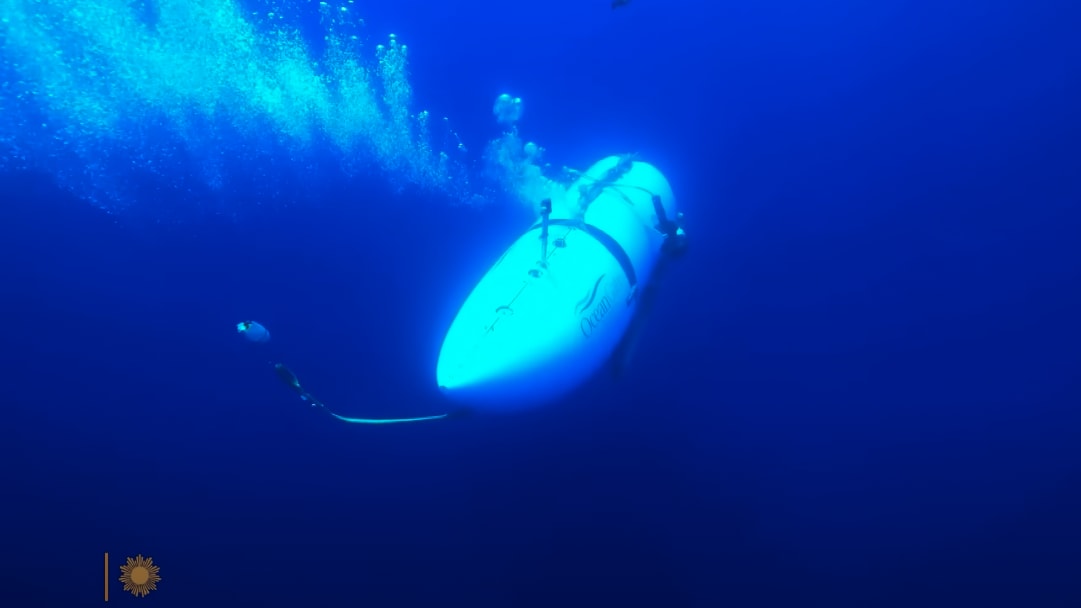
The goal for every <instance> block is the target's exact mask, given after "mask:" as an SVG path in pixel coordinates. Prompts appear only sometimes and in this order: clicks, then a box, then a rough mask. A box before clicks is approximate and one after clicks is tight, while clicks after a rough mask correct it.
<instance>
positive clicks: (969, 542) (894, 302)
mask: <svg viewBox="0 0 1081 608" xmlns="http://www.w3.org/2000/svg"><path fill="white" fill-rule="evenodd" d="M24 5H25V6H28V5H29V3H20V2H15V3H13V4H12V5H11V6H10V7H8V6H5V7H4V9H3V10H5V11H6V10H16V8H15V7H16V6H24ZM357 10H359V11H361V12H362V14H363V16H364V19H365V20H366V23H367V28H368V30H367V32H368V33H367V34H366V35H370V36H371V37H372V38H373V39H383V38H384V37H385V36H386V35H387V34H388V33H390V32H394V33H396V34H398V35H399V36H400V37H402V39H403V40H406V41H407V42H408V44H409V46H410V57H409V60H410V74H411V76H410V82H411V83H412V86H413V88H414V94H415V100H416V105H417V106H418V107H423V108H430V109H431V110H432V112H433V114H437V115H439V116H444V115H445V116H449V117H451V118H452V120H453V122H454V125H455V130H456V132H457V133H458V134H459V135H460V137H461V138H462V140H463V141H464V143H465V144H466V145H467V147H468V148H469V149H470V154H471V156H470V159H473V160H470V161H469V162H470V163H473V164H471V165H470V166H471V167H474V169H475V168H476V167H477V166H479V161H475V159H476V158H478V157H479V153H480V151H481V150H482V148H483V147H484V143H485V142H486V141H487V140H489V139H492V138H494V137H497V136H498V134H499V129H498V126H497V125H495V123H494V121H493V120H492V117H491V107H492V100H493V99H494V98H495V96H496V95H498V94H499V93H502V92H510V93H512V94H514V95H520V96H521V97H522V98H523V99H524V102H525V108H526V111H525V114H524V116H523V119H522V122H521V123H520V125H519V127H520V129H521V130H522V132H523V134H524V136H525V137H526V138H531V139H534V140H536V141H538V142H539V143H541V144H542V145H543V146H544V147H545V148H546V149H547V152H546V154H547V158H548V160H549V161H550V162H552V163H553V165H556V166H562V165H570V166H574V167H580V168H584V167H586V166H588V165H589V164H591V163H592V162H594V161H595V160H598V159H599V158H601V157H603V156H606V155H609V154H613V153H616V154H618V153H623V152H627V151H637V152H639V153H640V154H641V157H642V158H644V159H645V160H647V161H648V162H651V163H654V164H655V165H657V166H658V167H659V168H660V169H661V170H662V171H663V172H664V173H665V175H666V176H667V177H668V179H669V181H670V182H671V184H672V187H673V190H674V191H675V193H676V196H677V197H678V199H679V202H680V206H681V208H682V209H684V210H685V211H686V214H687V229H688V233H689V234H690V237H691V249H690V251H689V253H688V255H687V256H686V257H685V258H684V259H682V260H681V261H680V263H679V264H678V265H677V266H676V267H675V268H674V269H673V272H672V273H671V275H670V276H668V277H667V280H666V282H665V284H664V286H663V292H662V293H661V296H660V299H659V300H658V303H657V308H656V311H655V314H654V315H653V318H652V319H651V322H650V323H649V325H648V326H647V328H646V333H645V335H644V337H643V341H642V345H641V347H640V348H639V349H638V352H637V354H636V357H635V359H634V361H633V368H632V370H631V372H632V373H631V374H630V377H629V378H625V379H623V380H621V381H615V380H613V379H612V378H610V377H608V376H607V375H604V374H601V375H599V376H597V377H596V378H594V379H593V380H592V381H590V382H589V383H588V384H586V385H585V386H583V387H582V388H581V389H580V390H578V391H577V392H575V393H574V394H573V395H571V396H569V397H567V398H565V399H563V400H561V401H560V402H558V403H553V404H551V405H549V406H546V407H542V408H538V409H535V410H531V411H526V412H520V413H514V414H507V415H482V414H478V415H475V416H473V417H471V418H468V419H464V420H447V421H440V422H438V423H426V424H419V425H402V426H385V427H363V426H351V425H346V424H341V423H338V422H337V421H335V420H333V419H331V418H330V417H328V416H324V415H321V414H320V413H319V412H318V411H313V410H311V409H310V408H308V407H307V406H305V405H304V404H303V403H300V402H298V401H297V399H296V397H295V395H292V394H291V393H289V392H288V391H287V390H285V389H284V388H283V387H282V386H281V385H280V384H279V382H278V381H277V380H276V379H275V377H274V374H273V373H272V371H271V370H270V368H269V367H268V365H267V362H268V361H270V360H282V361H287V362H288V363H289V365H290V367H292V368H293V369H294V370H295V371H296V372H297V373H298V375H299V376H300V377H301V378H302V380H303V382H304V384H305V385H306V386H309V387H310V389H311V390H312V391H313V392H314V393H317V394H318V395H319V396H320V397H321V398H322V399H323V400H325V401H326V402H328V403H334V404H336V405H337V406H338V407H339V409H342V410H345V411H347V412H349V413H351V414H353V415H383V416H396V415H417V414H427V413H439V412H442V411H444V410H445V408H446V407H447V404H446V402H445V401H444V398H443V396H442V395H441V394H440V393H439V391H438V390H437V388H436V386H435V380H434V370H435V361H436V357H437V355H438V352H439V347H440V343H441V341H442V338H443V335H444V333H445V331H446V328H447V327H448V325H449V324H450V322H451V320H452V319H453V317H454V314H455V312H456V311H457V309H458V306H459V305H460V304H461V302H462V301H463V299H464V298H465V297H466V296H467V295H468V293H469V291H470V289H471V288H472V286H473V285H474V284H475V283H476V281H477V280H478V279H479V278H480V277H481V276H482V275H483V273H484V272H485V270H486V269H487V268H488V267H489V266H490V265H491V263H492V262H494V261H495V259H496V258H497V257H498V256H499V255H500V253H501V252H502V251H503V250H504V248H505V247H506V246H507V245H509V244H510V243H511V242H512V241H513V240H514V239H515V238H517V236H518V235H519V234H520V233H521V231H522V230H523V229H524V228H525V227H526V226H528V224H529V223H530V222H531V221H532V219H533V218H532V216H531V214H530V211H529V210H528V209H527V208H525V207H523V206H521V205H518V204H516V203H513V202H510V201H506V200H500V198H501V197H500V195H499V194H498V192H497V193H496V195H495V196H494V198H495V199H496V200H495V201H494V202H492V203H490V204H488V205H483V206H468V205H461V204H457V203H456V202H454V201H451V200H448V197H446V196H442V195H440V194H439V193H431V192H427V191H424V190H418V189H414V188H410V187H408V186H407V187H405V188H404V189H401V188H397V187H396V185H395V184H392V183H391V182H392V181H393V179H391V178H392V177H393V176H390V177H388V176H386V175H385V174H383V173H380V172H372V173H360V174H357V173H347V172H346V171H341V172H339V171H337V169H336V167H337V166H338V164H339V163H340V159H339V158H338V157H336V156H334V155H332V154H330V153H327V154H323V155H320V153H319V152H318V149H317V150H316V153H315V154H314V158H315V162H319V161H320V160H321V161H322V162H321V164H319V165H318V168H317V169H313V168H311V167H312V166H313V165H312V164H311V163H312V162H313V161H312V160H311V159H307V160H304V161H303V163H301V161H300V160H298V159H296V158H294V157H290V156H288V155H286V154H284V153H281V152H279V151H276V149H275V148H273V147H271V148H268V150H270V151H269V152H268V156H270V157H271V158H270V159H269V160H267V159H264V160H263V161H262V162H266V163H272V164H273V166H275V167H284V168H288V169H287V170H286V173H287V175H286V176H285V177H283V178H281V181H280V183H277V185H276V186H275V187H274V188H273V189H270V190H267V189H262V190H260V189H259V188H257V187H256V186H255V185H253V184H252V180H254V179H256V178H255V177H252V176H253V175H257V174H258V173H259V172H260V169H259V168H258V167H241V166H237V167H231V166H229V165H226V169H225V175H226V177H227V178H230V177H231V178H232V181H231V182H230V181H229V179H227V180H226V181H227V182H228V183H227V185H226V186H225V187H222V188H219V189H217V190H215V189H214V188H210V187H204V188H205V190H200V188H199V187H196V188H195V189H194V190H193V191H192V192H194V194H192V192H187V193H185V192H184V191H183V189H180V190H177V189H176V188H172V187H166V185H168V184H177V183H184V184H187V183H188V181H185V180H188V179H189V176H185V175H174V174H173V173H175V172H176V171H178V169H176V168H175V167H171V168H167V169H166V172H165V174H164V176H159V177H158V178H152V177H147V176H146V175H144V174H134V173H133V174H132V175H130V176H127V175H126V174H125V173H124V172H123V169H115V170H114V171H113V172H112V173H111V175H116V176H118V177H117V179H119V180H120V181H124V180H127V179H130V180H144V183H143V184H142V185H141V186H140V190H139V192H140V193H141V194H140V197H139V198H138V199H137V200H134V202H133V204H128V205H127V206H126V208H123V209H119V210H116V211H115V212H113V213H106V212H104V211H103V210H102V209H101V208H100V206H101V205H99V204H95V203H93V202H91V201H88V200H87V199H88V197H89V190H87V189H86V186H85V184H83V183H81V182H80V183H75V184H74V185H70V184H69V185H67V186H65V185H64V184H63V183H61V182H63V179H61V177H62V175H61V174H62V173H63V170H64V168H63V167H62V166H60V165H58V164H56V163H44V164H42V165H41V166H40V167H39V168H38V169H31V170H16V169H14V168H11V169H9V170H7V171H5V172H4V173H3V174H0V188H2V190H0V191H2V192H3V201H4V202H3V204H2V205H0V255H2V259H3V260H4V261H5V263H4V264H3V265H2V266H0V311H2V314H3V319H4V320H5V323H4V328H3V331H2V333H0V336H2V340H0V346H2V348H0V354H2V357H3V361H2V363H3V365H2V367H0V382H2V383H3V385H4V386H5V390H4V397H3V403H4V405H5V407H4V413H5V417H4V422H3V424H0V433H2V435H0V458H2V460H0V462H3V466H2V467H0V485H2V487H3V494H4V503H3V509H2V510H0V513H3V519H2V521H3V524H2V525H0V546H2V548H3V552H2V554H0V555H2V557H0V583H2V585H3V588H4V594H5V599H4V600H2V601H3V602H4V603H5V605H8V602H9V601H10V602H11V603H10V605H12V606H15V605H18V606H88V605H95V604H97V603H100V602H102V600H103V598H102V587H103V581H102V578H103V576H102V558H103V553H104V552H109V554H110V556H111V559H112V560H114V563H113V565H112V566H111V567H112V568H113V569H115V566H116V565H119V564H120V563H122V562H123V558H125V557H126V556H134V555H136V554H142V555H144V556H152V557H153V559H154V561H155V563H157V564H159V565H160V566H161V573H160V574H161V577H162V581H161V582H160V583H159V585H158V589H157V590H156V591H154V592H152V593H151V594H150V596H149V597H147V598H140V599H136V598H133V597H132V596H131V595H129V594H127V593H125V592H123V591H122V590H121V589H120V585H119V583H117V582H115V578H116V576H118V573H114V575H113V576H112V578H113V579H114V582H113V583H112V587H111V597H110V603H115V604H118V605H119V604H129V603H131V602H143V601H145V602H150V603H154V604H156V605H164V606H192V605H196V604H199V605H208V606H226V605H248V606H278V605H282V606H285V605H305V606H380V607H398V606H402V607H411V606H425V607H435V606H448V607H449V606H468V607H470V608H481V607H486V606H500V607H504V606H507V607H511V606H515V607H516V606H521V607H552V606H672V607H677V606H696V607H697V606H741V607H742V606H747V607H757V606H830V607H838V606H860V607H866V606H906V607H911V606H927V607H929V606H949V607H956V606H980V607H984V606H1033V607H1035V606H1039V607H1045V606H1046V607H1055V606H1077V605H1081V582H1079V581H1081V523H1079V519H1078V513H1081V448H1079V441H1081V414H1079V410H1078V407H1079V404H1081V398H1079V395H1081V387H1079V382H1078V370H1079V369H1081V323H1079V321H1078V311H1079V310H1081V246H1079V244H1078V243H1079V236H1081V209H1079V203H1081V184H1079V180H1078V175H1081V147H1079V145H1078V141H1079V138H1081V121H1079V120H1078V118H1077V116H1076V109H1077V108H1078V107H1079V99H1081V44H1079V43H1078V42H1077V41H1076V40H1075V39H1074V38H1075V30H1076V28H1075V27H1074V26H1073V24H1075V23H1077V22H1078V21H1077V19H1078V16H1079V15H1078V14H1077V9H1075V8H1074V7H1072V6H1071V5H1069V4H1068V3H1058V4H1057V6H1056V5H1052V3H1048V4H1047V5H1037V4H1029V5H1024V6H1022V4H1021V3H1017V2H996V1H991V2H980V3H976V2H971V3H962V2H953V3H940V4H939V5H937V6H926V7H919V6H914V5H912V4H911V3H903V2H879V3H874V5H873V6H871V5H865V4H863V3H853V2H835V3H829V4H823V3H811V4H808V3H795V2H780V1H774V2H765V3H762V2H757V3H728V4H715V3H714V4H707V3H690V2H667V3H660V2H653V1H650V0H633V1H632V2H631V4H630V5H628V6H626V7H623V8H620V9H618V10H611V9H610V8H609V6H608V3H607V2H604V1H597V2H571V1H570V0H555V1H553V2H543V3H542V2H538V3H510V4H508V3H505V2H494V1H491V0H477V1H473V2H468V3H441V4H435V5H433V4H432V3H418V2H411V1H410V2H405V1H403V2H395V3H371V6H360V7H358V9H357ZM312 15H314V13H312V12H311V6H309V5H307V4H302V5H300V6H299V8H298V9H297V16H296V17H295V18H296V19H297V20H298V21H297V23H298V24H300V25H302V26H303V27H304V28H305V29H304V34H305V36H308V37H310V38H311V44H312V45H318V44H319V40H318V38H317V36H318V32H317V31H316V29H317V28H315V25H314V24H317V23H318V19H317V18H315V17H313V16H312ZM0 52H6V51H0ZM4 94H5V93H3V92H2V91H0V95H4ZM26 137H27V139H30V138H33V137H35V136H34V135H33V134H31V133H29V132H28V133H27V134H26ZM146 137H147V138H148V140H147V141H148V142H149V141H150V140H149V138H151V137H154V135H153V134H150V135H147V136H146ZM135 141H137V142H138V141H141V140H135ZM56 145H58V146H59V145H60V144H56ZM147 145H150V144H149V143H147ZM253 145H254V144H253ZM106 151H107V150H103V155H104V154H105V152H106ZM9 152H10V151H9ZM40 153H41V151H40V148H38V149H36V151H35V152H33V154H40ZM103 162H104V161H103ZM253 162H255V161H253ZM239 164H240V163H237V165H239ZM290 167H291V168H290ZM477 171H478V172H479V170H477ZM170 172H173V173H170ZM155 179H158V180H160V181H158V182H156V181H155ZM476 183H477V184H478V185H477V186H476V187H477V188H480V187H481V186H480V185H479V184H481V180H480V179H479V178H478V179H477V182H476ZM80 188H83V190H80ZM155 191H156V192H157V193H156V194H155V195H153V196H151V195H150V194H148V193H150V192H155ZM275 193H276V194H275ZM129 203H132V201H129ZM246 318H254V319H257V320H259V321H260V322H262V323H264V324H265V325H266V326H267V327H268V328H269V329H270V331H271V332H272V334H273V339H272V341H271V342H270V343H268V344H266V345H252V344H248V343H246V342H245V341H244V340H242V339H241V338H240V337H238V336H237V334H236V332H235V330H234V325H235V323H236V322H237V321H240V320H243V319H246ZM8 598H10V600H9V599H8Z"/></svg>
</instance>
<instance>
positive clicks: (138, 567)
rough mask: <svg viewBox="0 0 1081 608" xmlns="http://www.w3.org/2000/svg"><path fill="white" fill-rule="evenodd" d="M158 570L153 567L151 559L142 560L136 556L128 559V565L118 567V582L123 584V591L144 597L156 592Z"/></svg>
mask: <svg viewBox="0 0 1081 608" xmlns="http://www.w3.org/2000/svg"><path fill="white" fill-rule="evenodd" d="M158 570H159V568H158V567H157V566H155V565H154V560H153V559H152V558H149V557H147V558H143V556H142V555H138V556H136V557H134V558H132V557H129V558H128V563H127V564H124V565H123V566H120V573H121V574H120V582H121V583H124V591H130V592H131V594H132V595H134V596H136V597H146V594H148V593H150V592H151V591H154V590H156V589H157V588H158V587H157V583H158V581H160V580H161V577H160V576H158Z"/></svg>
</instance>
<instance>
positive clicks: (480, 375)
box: [436, 156, 676, 409]
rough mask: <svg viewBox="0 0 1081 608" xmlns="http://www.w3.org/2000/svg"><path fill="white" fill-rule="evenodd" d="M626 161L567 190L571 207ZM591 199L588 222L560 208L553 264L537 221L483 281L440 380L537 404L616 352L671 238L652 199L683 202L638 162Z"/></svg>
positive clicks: (451, 387) (483, 402) (449, 340)
mask: <svg viewBox="0 0 1081 608" xmlns="http://www.w3.org/2000/svg"><path fill="white" fill-rule="evenodd" d="M619 162H620V158H619V157H615V156H613V157H609V158H606V159H604V160H602V161H600V162H598V163H597V164H596V165H594V166H593V167H592V168H591V169H590V170H589V171H587V172H586V173H585V175H584V176H583V177H582V178H581V179H580V180H579V181H578V182H577V183H576V184H574V185H573V186H572V187H571V189H570V190H569V191H568V192H569V193H571V195H572V199H574V200H571V201H569V202H570V204H569V205H566V207H568V208H572V207H576V206H577V205H578V203H579V202H580V201H579V200H578V198H577V197H579V196H581V193H582V192H584V191H585V190H586V189H588V188H590V187H591V186H593V185H594V184H595V183H596V182H597V180H599V179H600V178H601V177H602V176H604V175H605V173H606V172H607V171H608V170H609V169H611V168H613V167H615V166H616V165H617V164H618V163H619ZM598 191H599V194H597V195H596V198H594V199H593V200H592V202H591V203H589V204H588V207H587V209H586V212H585V214H584V216H583V217H582V218H580V219H581V220H582V221H576V220H573V219H572V218H571V213H570V212H567V211H565V210H562V211H561V210H560V209H553V213H552V215H551V220H550V227H549V235H548V248H547V255H546V260H545V263H544V264H542V263H541V240H540V235H541V225H540V223H539V222H538V223H537V224H535V225H534V226H533V227H531V229H530V230H529V231H527V232H526V233H525V234H523V235H522V236H521V237H519V238H518V240H517V241H515V242H514V243H513V244H512V245H511V246H510V248H508V249H507V251H506V252H505V253H504V254H503V256H502V257H501V258H500V259H499V261H497V262H496V263H495V265H494V266H493V267H492V268H491V270H489V271H488V273H487V274H486V275H485V276H484V277H483V278H482V279H481V281H480V282H479V283H478V284H477V286H476V287H474V288H473V291H472V293H471V294H470V295H469V297H468V298H467V299H466V301H465V303H464V304H463V305H462V308H461V310H460V311H459V312H458V315H457V317H455V319H454V322H453V323H452V324H451V327H450V329H449V331H448V332H447V336H446V338H445V340H444V342H443V348H442V350H441V351H440V353H439V362H438V364H437V366H436V380H437V382H438V384H439V386H440V388H441V389H442V390H443V391H444V392H445V393H446V394H447V395H448V396H450V397H452V398H454V399H456V400H461V401H462V402H464V403H467V404H469V405H473V406H476V407H482V408H490V409H512V408H516V407H523V406H529V405H537V404H541V403H544V402H548V401H551V400H553V399H556V398H558V397H560V396H562V395H564V394H566V393H568V392H569V391H571V390H573V389H574V388H575V387H577V386H578V385H579V384H581V383H582V382H583V381H584V380H586V379H587V378H589V377H590V376H591V375H592V374H594V373H595V372H596V371H597V370H598V369H599V368H600V367H601V366H602V365H603V364H604V363H605V362H606V361H607V360H608V359H609V358H610V357H611V356H612V353H613V351H614V350H615V348H616V347H617V345H618V344H619V343H620V340H621V339H622V337H623V334H624V333H625V332H626V331H627V327H628V326H629V325H630V322H631V319H632V317H633V315H634V314H635V310H636V308H637V298H636V296H637V292H638V290H639V289H641V288H643V287H644V285H645V284H646V283H647V282H648V280H649V277H650V274H651V272H652V271H653V268H654V266H655V265H656V262H657V258H658V257H659V255H660V250H661V244H662V242H663V240H664V235H663V234H661V232H659V231H658V230H657V228H656V226H657V224H658V220H657V216H656V213H655V211H654V207H653V202H652V199H651V195H653V194H655V195H658V196H660V197H661V201H662V203H663V204H664V208H665V212H666V214H667V215H668V217H675V212H676V211H675V203H674V200H673V198H672V192H671V189H670V188H669V186H668V183H667V181H666V180H665V179H664V176H663V175H661V173H660V172H659V171H657V170H656V169H655V168H654V167H652V166H651V165H648V164H646V163H642V162H637V161H635V162H633V164H632V165H631V166H630V168H629V170H627V171H626V172H625V173H623V174H622V175H621V176H620V177H618V178H617V179H615V180H614V181H613V182H612V183H611V184H609V185H607V186H606V187H604V188H603V189H598Z"/></svg>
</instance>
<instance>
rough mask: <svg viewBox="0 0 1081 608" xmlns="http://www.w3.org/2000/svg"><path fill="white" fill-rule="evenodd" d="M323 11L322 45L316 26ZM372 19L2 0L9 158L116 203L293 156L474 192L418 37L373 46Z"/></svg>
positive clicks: (211, 181)
mask: <svg viewBox="0 0 1081 608" xmlns="http://www.w3.org/2000/svg"><path fill="white" fill-rule="evenodd" d="M310 11H318V15H319V27H320V28H321V30H322V31H321V34H322V37H323V39H322V40H321V41H319V40H314V41H312V40H311V37H310V35H309V36H308V37H307V38H308V39H307V40H306V39H305V36H304V35H303V34H302V32H301V26H302V21H303V19H302V17H304V16H310V15H311V13H310ZM363 25H364V23H363V20H362V19H360V18H359V17H358V16H357V15H356V14H355V11H354V9H353V5H352V2H351V1H350V0H342V1H341V2H340V3H338V4H335V3H330V2H308V3H306V4H301V3H280V4H277V3H270V4H266V5H263V6H260V7H259V10H253V9H252V6H251V5H250V4H244V5H242V4H241V3H239V2H236V1H234V0H155V1H150V0H146V1H138V0H135V1H132V0H80V1H78V2H73V1H62V0H0V43H2V47H0V152H2V154H3V160H2V161H0V163H2V164H0V169H6V170H10V169H30V170H37V171H44V172H46V173H49V174H50V175H52V176H53V177H54V178H55V179H56V180H57V181H58V182H59V183H61V184H62V185H63V186H65V187H68V188H71V189H72V190H73V191H75V192H76V193H77V194H78V195H80V196H82V197H84V198H87V199H90V200H93V201H95V202H96V203H98V204H99V205H100V206H102V207H103V208H107V209H110V210H112V209H118V208H121V207H123V206H124V205H130V204H133V203H135V202H143V200H144V199H145V198H146V197H147V194H148V193H149V192H166V191H171V192H173V193H179V194H180V195H181V196H182V195H183V193H185V192H193V193H194V192H204V193H205V192H207V191H210V192H223V191H225V192H227V191H228V190H229V189H230V188H241V187H245V186H246V183H247V182H249V181H255V182H260V181H273V180H274V179H275V176H278V175H281V172H282V171H283V170H286V168H288V170H291V171H293V172H298V171H315V172H317V173H318V172H319V171H335V172H339V173H340V172H341V171H342V170H345V171H346V172H350V171H361V170H373V169H374V170H376V171H378V172H380V173H381V174H382V175H383V176H384V177H385V178H386V179H388V180H390V181H391V182H392V183H394V184H395V185H396V186H399V187H407V186H413V187H419V188H421V189H425V190H428V191H432V192H435V193H439V194H442V195H447V196H450V197H454V198H457V199H460V200H465V199H467V198H468V197H469V194H468V192H467V189H468V181H467V180H466V179H465V169H464V161H463V160H462V159H461V153H460V152H459V151H458V150H457V149H455V148H453V147H452V148H449V149H446V150H444V149H439V148H436V147H434V146H433V145H432V144H431V142H432V141H433V136H432V135H433V134H432V133H430V132H429V130H430V128H431V126H430V124H429V123H430V119H429V116H428V113H427V112H419V113H415V112H413V111H412V109H411V103H412V88H411V85H410V82H409V72H408V61H407V58H408V55H409V53H408V49H407V47H406V45H405V44H402V43H401V42H399V41H398V40H397V39H396V38H395V37H394V36H393V35H392V36H390V39H389V40H387V41H386V43H385V44H380V45H378V46H377V47H376V48H375V49H369V48H365V46H364V44H363V35H362V29H363ZM313 42H314V43H320V42H321V43H322V44H321V48H319V49H318V52H316V51H315V50H314V49H315V48H316V47H318V46H320V45H319V44H313ZM445 125H446V121H445V120H443V121H439V122H438V124H437V125H436V126H437V127H439V128H440V129H447V127H446V126H445ZM434 139H436V140H439V141H447V140H448V139H449V140H456V139H457V136H456V135H455V136H453V137H449V138H448V135H447V133H445V132H443V133H440V134H438V137H436V138H434Z"/></svg>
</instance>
